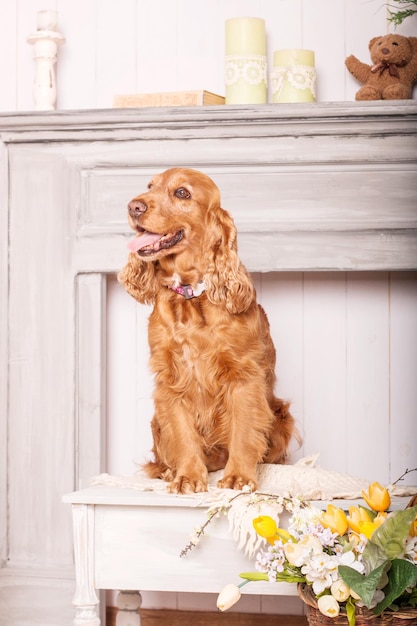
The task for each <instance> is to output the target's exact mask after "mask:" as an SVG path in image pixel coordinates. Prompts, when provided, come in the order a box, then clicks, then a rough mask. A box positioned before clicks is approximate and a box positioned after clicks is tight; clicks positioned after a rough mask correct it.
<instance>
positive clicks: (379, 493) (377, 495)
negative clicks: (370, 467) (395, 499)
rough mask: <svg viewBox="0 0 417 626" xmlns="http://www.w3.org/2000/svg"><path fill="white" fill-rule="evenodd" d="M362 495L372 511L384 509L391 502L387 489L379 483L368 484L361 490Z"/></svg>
mask: <svg viewBox="0 0 417 626" xmlns="http://www.w3.org/2000/svg"><path fill="white" fill-rule="evenodd" d="M362 497H363V499H364V500H365V502H366V504H367V505H368V506H369V507H370V508H371V509H373V510H374V511H386V510H387V509H388V508H389V505H390V504H391V497H390V495H389V493H388V489H386V487H382V486H381V485H380V484H379V483H372V484H371V485H369V486H368V490H367V491H362Z"/></svg>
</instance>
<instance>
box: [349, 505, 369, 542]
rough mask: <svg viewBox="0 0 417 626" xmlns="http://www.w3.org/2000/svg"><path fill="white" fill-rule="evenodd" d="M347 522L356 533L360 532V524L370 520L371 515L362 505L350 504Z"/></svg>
mask: <svg viewBox="0 0 417 626" xmlns="http://www.w3.org/2000/svg"><path fill="white" fill-rule="evenodd" d="M347 522H348V524H349V528H351V529H352V530H353V531H354V532H355V533H358V535H360V534H361V532H362V530H361V524H363V523H368V522H371V523H372V520H371V517H370V515H369V513H368V511H367V510H366V509H364V508H363V507H362V506H359V507H358V506H350V507H349V515H348V516H347Z"/></svg>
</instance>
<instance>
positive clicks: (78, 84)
mask: <svg viewBox="0 0 417 626" xmlns="http://www.w3.org/2000/svg"><path fill="white" fill-rule="evenodd" d="M1 9H2V16H1V20H0V77H1V89H0V111H16V110H17V111H24V110H31V109H33V100H32V81H33V75H34V63H33V60H32V46H30V45H29V44H28V43H27V42H26V38H27V36H28V35H29V34H31V33H33V32H34V31H35V30H36V13H37V11H39V10H43V9H54V10H57V11H58V14H59V30H60V32H62V33H63V35H64V36H65V38H66V43H65V44H64V45H62V46H61V47H60V48H59V52H58V64H57V94H58V95H57V107H58V108H60V109H85V108H90V109H94V108H106V107H111V106H112V103H113V97H114V95H116V94H122V93H142V92H152V91H171V90H172V91H177V90H187V89H206V90H209V91H213V92H215V93H219V94H224V81H223V67H224V22H225V20H226V19H227V18H229V17H236V16H243V15H250V16H257V17H262V18H264V19H265V22H266V31H267V42H268V62H269V69H271V67H272V59H273V52H274V50H278V49H280V48H301V47H302V48H308V49H312V50H314V51H315V55H316V70H317V75H318V79H317V99H318V100H319V101H321V102H325V101H343V100H353V99H354V94H355V92H356V91H357V89H358V87H359V85H358V83H357V81H356V80H355V79H353V78H352V77H351V76H350V74H349V73H348V72H347V70H346V69H345V67H344V59H345V58H346V56H347V55H348V54H351V53H353V54H355V55H356V56H357V57H358V58H359V59H361V60H362V61H365V62H369V61H370V59H369V52H368V42H369V40H370V39H371V38H372V37H374V36H376V35H381V34H384V33H385V32H387V30H391V31H393V30H394V27H393V26H392V25H388V23H387V21H386V2H385V1H384V0H259V1H258V2H254V0H199V1H198V2H196V1H195V0H122V1H121V2H120V1H119V0H87V1H85V0H71V2H68V0H55V1H53V0H2V2H1ZM162 18H163V19H162ZM396 32H398V33H399V34H404V35H417V16H415V17H414V18H411V19H408V20H407V21H406V22H405V23H404V24H402V25H401V26H400V27H398V28H397V30H396ZM416 92H417V90H415V92H414V97H416ZM269 100H271V98H269Z"/></svg>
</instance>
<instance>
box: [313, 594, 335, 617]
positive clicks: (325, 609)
mask: <svg viewBox="0 0 417 626" xmlns="http://www.w3.org/2000/svg"><path fill="white" fill-rule="evenodd" d="M317 607H318V609H319V611H320V613H322V614H323V615H326V616H327V617H337V616H338V615H339V613H340V606H339V603H338V602H337V600H336V599H335V598H334V597H333V596H321V597H320V598H319V599H318V600H317Z"/></svg>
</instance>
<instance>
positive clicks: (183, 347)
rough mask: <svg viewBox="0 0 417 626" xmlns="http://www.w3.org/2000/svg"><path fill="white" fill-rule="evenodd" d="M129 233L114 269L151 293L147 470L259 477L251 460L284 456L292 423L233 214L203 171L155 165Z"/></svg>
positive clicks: (134, 289)
mask: <svg viewBox="0 0 417 626" xmlns="http://www.w3.org/2000/svg"><path fill="white" fill-rule="evenodd" d="M128 221H129V224H130V226H131V228H132V229H133V230H134V231H136V233H137V236H136V237H135V238H134V239H133V241H131V242H129V244H128V247H129V249H130V254H129V258H128V262H127V264H126V266H125V267H124V268H123V269H122V270H121V272H120V273H119V276H118V280H119V282H120V283H122V285H124V287H125V289H126V290H127V291H128V293H129V294H130V295H131V296H133V297H134V298H135V299H136V300H137V301H138V302H141V303H148V304H153V311H152V313H151V315H150V318H149V328H148V333H149V345H150V353H151V358H150V364H151V369H152V372H153V373H154V376H155V390H154V405H155V413H154V417H153V419H152V435H153V442H154V446H153V450H152V451H153V454H154V461H151V462H148V463H147V464H146V465H145V469H146V471H147V473H148V475H149V476H151V477H153V478H162V479H164V480H166V481H168V482H169V483H170V484H169V491H170V492H172V493H191V492H202V491H206V490H207V480H208V472H210V471H214V470H219V469H222V468H224V474H223V478H222V479H221V480H220V481H219V483H218V486H219V487H223V488H234V489H242V488H243V487H244V486H245V485H248V486H249V487H250V488H251V489H252V490H255V489H256V487H257V474H256V468H257V464H258V463H261V462H264V463H280V462H283V461H284V460H285V458H286V455H287V448H288V444H289V441H290V439H291V437H292V436H293V435H295V436H297V435H296V432H295V427H294V420H293V418H292V416H291V414H290V413H289V410H288V403H287V402H284V401H283V400H280V399H279V398H277V397H276V396H275V395H274V383H275V348H274V345H273V343H272V340H271V336H270V331H269V323H268V320H267V317H266V315H265V312H264V310H263V309H262V308H261V306H260V305H259V304H257V302H256V292H255V289H254V286H253V284H252V280H251V278H250V276H249V274H248V272H247V270H246V269H245V267H244V266H243V264H242V263H241V261H240V259H239V257H238V252H237V236H236V228H235V225H234V222H233V220H232V218H231V216H230V215H229V213H228V212H227V211H225V210H224V209H222V208H221V206H220V192H219V189H218V188H217V186H216V185H215V184H214V182H213V181H212V180H211V179H210V178H209V177H208V176H206V175H205V174H203V173H202V172H199V171H196V170H193V169H185V168H173V169H169V170H167V171H165V172H163V173H162V174H158V175H157V176H154V178H153V179H152V181H151V182H150V183H149V185H148V191H146V192H145V193H143V194H141V195H139V196H137V197H136V198H134V199H133V200H131V202H130V203H129V205H128Z"/></svg>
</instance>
